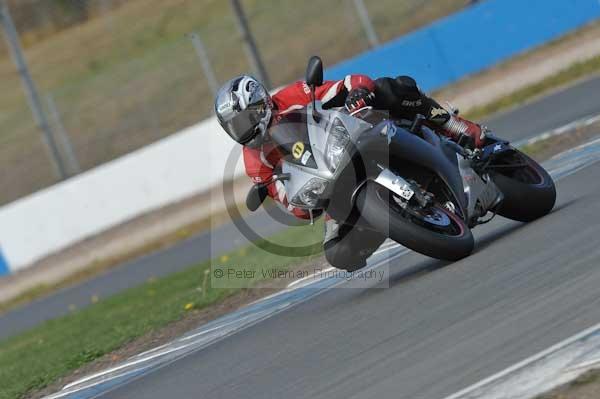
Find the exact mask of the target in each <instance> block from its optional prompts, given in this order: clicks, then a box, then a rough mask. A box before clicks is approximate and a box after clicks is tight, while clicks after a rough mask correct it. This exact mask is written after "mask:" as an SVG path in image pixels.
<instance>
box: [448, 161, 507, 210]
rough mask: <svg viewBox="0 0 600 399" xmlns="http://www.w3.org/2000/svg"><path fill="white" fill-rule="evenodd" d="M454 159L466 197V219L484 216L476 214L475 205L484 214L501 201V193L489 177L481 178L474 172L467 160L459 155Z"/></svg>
mask: <svg viewBox="0 0 600 399" xmlns="http://www.w3.org/2000/svg"><path fill="white" fill-rule="evenodd" d="M456 157H457V159H458V170H459V172H460V175H461V177H462V179H463V186H464V190H465V195H466V196H467V215H468V218H469V219H471V218H473V217H480V216H484V215H479V214H478V212H477V208H476V207H477V203H478V202H479V204H480V206H481V208H482V210H484V214H485V213H486V212H487V211H488V210H489V209H492V208H493V207H494V206H495V205H497V204H498V203H499V202H500V201H501V200H502V192H501V191H500V190H499V189H498V187H496V184H495V183H494V181H493V180H492V179H491V178H490V177H489V176H487V175H484V176H481V175H479V174H478V173H477V172H475V171H474V170H473V168H472V167H471V161H470V160H469V159H466V158H465V157H464V156H462V155H460V154H456Z"/></svg>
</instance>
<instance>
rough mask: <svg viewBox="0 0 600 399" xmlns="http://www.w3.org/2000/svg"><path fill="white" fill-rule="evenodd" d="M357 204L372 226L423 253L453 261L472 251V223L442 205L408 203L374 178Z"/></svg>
mask: <svg viewBox="0 0 600 399" xmlns="http://www.w3.org/2000/svg"><path fill="white" fill-rule="evenodd" d="M356 205H357V207H358V210H359V211H360V213H361V215H362V216H363V217H364V218H365V220H366V221H367V222H368V223H369V224H370V225H371V226H372V227H374V228H375V229H377V230H378V231H379V232H381V233H384V234H387V235H388V237H389V238H391V239H392V240H394V241H396V242H398V243H399V244H402V245H404V246H405V247H407V248H410V249H412V250H414V251H417V252H419V253H422V254H423V255H427V256H431V257H433V258H438V259H444V260H450V261H454V260H458V259H462V258H464V257H466V256H468V255H470V254H471V252H473V247H474V240H473V234H472V233H471V230H470V229H469V227H468V226H467V225H466V223H465V222H464V221H463V220H462V219H461V218H460V217H458V216H457V215H455V214H454V213H452V212H451V211H448V210H446V209H445V208H443V207H441V206H439V205H435V204H434V205H431V206H429V207H427V208H420V207H416V206H413V205H412V204H411V203H408V204H405V203H403V202H402V199H400V198H399V197H397V196H396V195H395V194H394V193H392V192H391V191H389V190H387V189H386V188H384V187H382V186H381V185H379V184H377V183H375V182H371V181H369V182H367V183H366V184H365V186H364V187H363V188H362V189H361V190H360V192H359V193H358V195H357V197H356Z"/></svg>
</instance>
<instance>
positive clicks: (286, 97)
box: [215, 75, 485, 270]
mask: <svg viewBox="0 0 600 399" xmlns="http://www.w3.org/2000/svg"><path fill="white" fill-rule="evenodd" d="M315 96H316V99H317V100H319V101H321V102H322V106H323V108H325V109H326V108H332V107H342V106H344V107H346V109H347V110H348V112H350V114H353V113H355V112H357V111H360V110H361V109H363V108H365V107H373V108H375V109H382V110H387V111H389V112H390V114H391V115H392V116H394V117H396V118H403V119H414V118H415V116H416V115H417V114H421V115H424V116H425V117H426V124H427V125H428V126H429V127H431V128H432V129H434V130H435V131H436V132H437V133H438V134H442V135H444V136H447V137H450V138H451V139H453V140H455V141H458V140H459V139H460V141H461V142H463V141H468V142H469V143H470V145H472V146H474V147H481V146H482V144H483V141H484V139H485V128H482V127H481V126H480V125H478V124H475V123H473V122H470V121H468V120H466V119H463V118H460V117H458V116H456V115H453V114H451V113H449V112H448V111H447V110H446V109H444V107H442V106H440V105H439V104H438V103H437V102H436V101H435V100H433V99H432V98H430V97H428V96H427V95H425V94H424V93H422V92H421V91H420V90H419V88H418V86H417V84H416V82H415V80H414V79H413V78H411V77H408V76H398V77H397V78H395V79H392V78H380V79H377V80H375V81H373V80H371V79H370V78H369V77H367V76H365V75H348V76H346V78H345V79H343V80H338V81H325V82H324V83H323V85H321V86H319V87H317V88H316V92H315ZM311 100H312V98H311V91H310V88H309V87H308V85H307V84H306V83H305V82H302V81H298V82H295V83H293V84H291V85H289V86H287V87H284V88H283V89H281V90H279V91H277V92H276V93H274V94H273V95H272V96H271V95H269V93H268V91H267V90H266V88H265V87H264V86H263V85H262V84H261V83H260V82H258V81H257V80H256V79H254V78H253V77H251V76H247V75H242V76H238V77H236V78H234V79H232V80H230V81H228V82H227V83H225V84H224V85H223V86H222V87H221V89H220V90H219V92H218V93H217V97H216V100H215V112H216V114H217V118H218V120H219V123H220V124H221V126H222V127H223V129H224V130H225V131H226V132H227V134H229V136H230V137H231V138H232V139H234V140H235V141H236V142H238V143H239V144H242V145H243V146H244V148H243V156H244V165H245V167H246V173H247V175H248V176H249V177H250V178H251V179H252V181H253V182H254V183H263V184H264V183H267V184H268V186H267V188H268V193H269V196H270V197H271V198H272V199H273V200H275V201H276V202H278V203H280V204H281V205H282V206H283V207H285V208H286V209H287V210H288V211H289V212H291V213H292V214H294V215H295V216H296V217H299V218H303V219H308V218H310V214H309V213H308V212H307V211H305V210H303V209H300V208H295V207H293V206H291V205H290V204H289V203H288V199H287V196H286V193H285V187H284V185H283V184H282V183H281V182H280V181H275V182H271V179H272V178H273V174H274V170H275V168H276V166H277V164H278V163H279V161H280V157H281V156H280V155H279V153H278V152H277V151H272V150H271V149H272V148H269V138H268V130H269V128H270V126H271V124H272V122H273V120H274V119H275V120H276V119H277V116H278V115H283V114H285V113H288V112H290V111H293V110H298V109H302V108H304V107H305V106H306V105H307V104H308V103H309V102H310V101H311ZM464 139H466V140H464ZM269 182H271V183H270V184H269ZM385 238H386V237H385V236H383V235H381V234H380V233H377V232H374V231H371V230H367V229H364V228H362V227H352V226H350V225H345V224H340V223H338V222H337V221H335V220H333V219H331V218H330V217H328V216H327V215H326V218H325V238H324V242H323V248H324V251H325V257H326V259H327V261H328V262H329V263H330V264H331V265H333V266H335V267H337V268H340V269H346V270H356V269H359V268H361V267H363V266H364V265H365V264H366V259H367V258H368V257H369V256H371V254H372V253H373V252H374V251H375V250H376V249H377V248H378V247H379V246H380V245H381V243H382V242H383V241H384V240H385Z"/></svg>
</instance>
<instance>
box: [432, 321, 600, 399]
mask: <svg viewBox="0 0 600 399" xmlns="http://www.w3.org/2000/svg"><path fill="white" fill-rule="evenodd" d="M599 330H600V324H597V325H595V326H593V327H590V328H588V329H587V330H584V331H582V332H580V333H579V334H576V335H574V336H572V337H570V338H567V339H565V340H564V341H561V342H559V343H557V344H556V345H554V346H551V347H550V348H548V349H546V350H544V351H542V352H540V353H538V354H536V355H533V356H531V357H528V358H527V359H525V360H523V361H521V362H519V363H517V364H515V365H513V366H511V367H509V368H507V369H505V370H502V371H501V372H499V373H496V374H494V375H492V376H490V377H488V378H486V379H484V380H481V381H479V382H478V383H476V384H473V385H471V386H469V387H467V388H465V389H463V390H461V391H459V392H457V393H455V394H452V395H450V396H447V397H445V398H444V399H459V398H463V397H465V396H466V395H468V394H470V393H472V392H474V391H476V390H477V389H480V388H482V387H484V386H485V385H488V384H490V383H493V382H495V381H498V380H500V379H502V378H504V377H506V376H507V375H509V374H511V373H513V372H515V371H517V370H519V369H522V368H525V367H527V366H529V365H531V364H533V363H535V362H537V361H539V360H541V359H543V358H544V357H547V356H548V355H550V354H552V353H554V352H557V351H559V350H560V349H564V348H566V347H568V346H570V345H572V344H574V343H576V342H578V341H580V340H582V339H583V338H584V337H586V336H588V335H591V334H593V333H594V332H597V331H599Z"/></svg>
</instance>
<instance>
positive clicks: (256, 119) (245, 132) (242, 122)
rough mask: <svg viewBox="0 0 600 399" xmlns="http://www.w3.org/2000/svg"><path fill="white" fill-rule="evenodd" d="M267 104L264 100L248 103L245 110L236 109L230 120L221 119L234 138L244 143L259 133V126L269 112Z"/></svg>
mask: <svg viewBox="0 0 600 399" xmlns="http://www.w3.org/2000/svg"><path fill="white" fill-rule="evenodd" d="M266 107H267V104H266V103H265V101H264V100H259V101H258V102H256V103H253V104H250V105H248V107H247V108H246V109H244V110H240V111H236V112H234V113H233V114H232V116H231V118H229V119H228V120H224V121H221V124H222V125H223V127H224V128H225V130H226V131H227V132H228V133H229V135H230V136H231V138H232V139H234V140H235V141H237V142H238V143H240V144H244V143H246V142H248V141H250V140H252V139H253V138H254V136H255V135H256V134H257V133H259V132H258V131H257V127H258V126H259V125H260V123H261V121H262V118H264V117H265V115H266V114H267V108H266Z"/></svg>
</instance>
